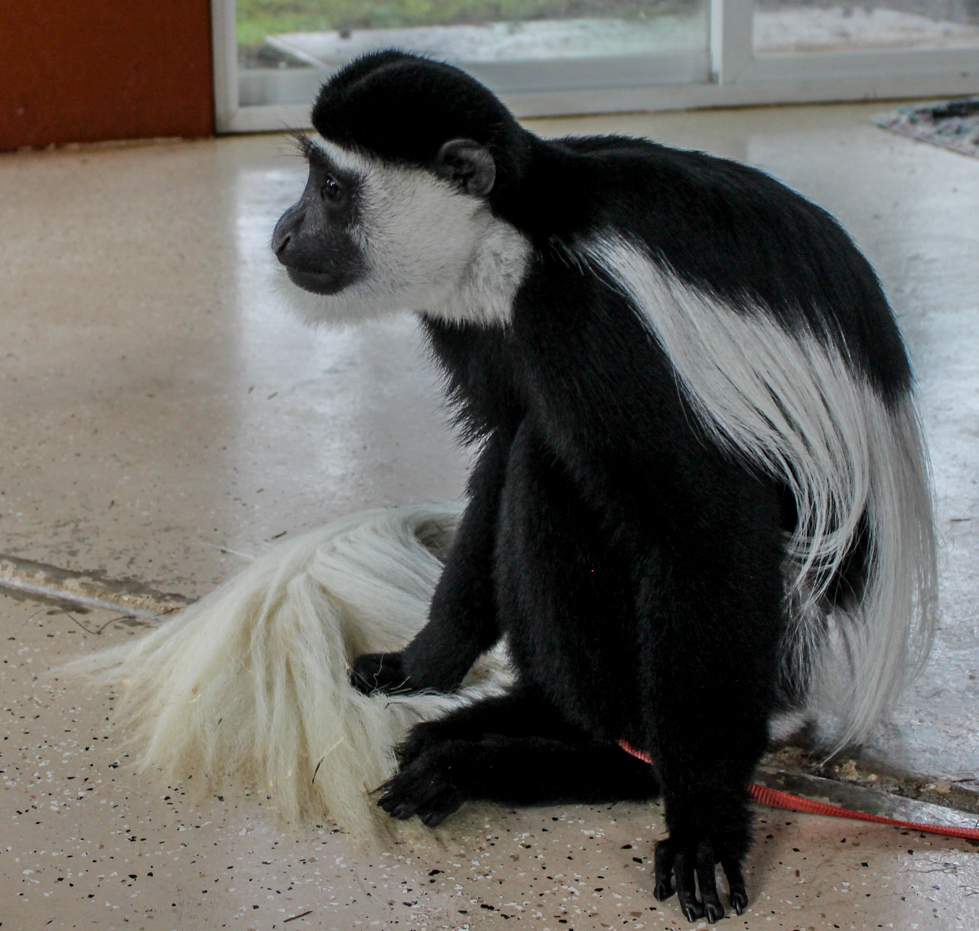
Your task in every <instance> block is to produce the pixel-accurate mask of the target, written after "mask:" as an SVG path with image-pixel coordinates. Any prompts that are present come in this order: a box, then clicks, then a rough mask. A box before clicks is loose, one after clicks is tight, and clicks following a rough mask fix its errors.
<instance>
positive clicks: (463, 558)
mask: <svg viewBox="0 0 979 931" xmlns="http://www.w3.org/2000/svg"><path fill="white" fill-rule="evenodd" d="M509 446H510V441H509V437H508V436H504V435H501V434H500V433H499V432H497V433H494V434H493V435H492V436H491V437H490V438H489V440H487V442H486V445H485V447H484V448H483V451H482V453H481V454H480V458H479V462H478V463H477V465H476V468H475V470H474V472H473V474H472V476H471V478H470V480H469V486H468V492H469V498H470V501H469V505H468V507H467V508H466V512H465V514H464V515H463V518H462V522H461V523H460V525H459V530H458V531H457V533H456V538H455V541H454V542H453V544H452V548H451V550H450V551H449V555H448V558H447V559H446V563H445V568H444V569H443V571H442V575H441V577H440V578H439V582H438V586H437V587H436V589H435V594H434V596H433V598H432V604H431V607H430V608H429V620H428V623H427V624H426V625H425V627H423V628H422V630H421V631H419V632H418V634H417V635H416V636H415V638H414V639H413V640H412V641H411V643H409V644H408V646H407V647H406V648H405V649H404V651H403V652H401V653H365V654H363V655H362V656H358V657H357V659H356V660H354V664H353V674H352V677H351V680H352V682H353V684H354V685H356V686H357V688H359V689H360V690H361V691H362V692H367V693H368V694H369V693H371V692H374V691H394V690H398V691H401V690H405V689H410V690H416V691H420V690H422V689H436V690H438V691H441V692H448V691H451V690H452V689H454V688H456V686H458V685H459V683H460V682H462V680H463V678H464V677H465V675H466V673H467V672H468V671H469V667H470V666H472V664H473V663H474V662H475V661H476V660H477V659H478V658H479V656H480V655H481V654H483V653H485V652H486V650H488V649H489V648H490V647H492V646H493V644H494V643H496V641H497V640H498V639H499V637H500V629H499V625H498V623H497V619H496V610H495V606H494V599H493V547H494V544H495V540H496V524H497V511H498V507H499V498H500V489H501V487H502V484H503V479H504V476H505V473H506V461H507V455H508V453H509Z"/></svg>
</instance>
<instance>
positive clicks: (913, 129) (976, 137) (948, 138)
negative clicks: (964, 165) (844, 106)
mask: <svg viewBox="0 0 979 931" xmlns="http://www.w3.org/2000/svg"><path fill="white" fill-rule="evenodd" d="M871 119H872V120H873V122H875V123H876V124H877V125H878V126H883V127H884V129H890V130H891V131H892V132H896V133H901V135H902V136H912V137H914V138H915V139H920V140H921V141H922V142H930V143H931V144H932V145H939V146H941V147H942V148H943V149H952V150H953V151H955V152H961V153H962V154H963V155H972V156H973V157H975V158H979V97H967V98H966V99H965V100H946V101H944V102H940V103H924V104H914V105H911V106H906V107H898V108H897V109H896V110H892V111H891V112H890V113H882V114H880V115H879V116H874V117H871Z"/></svg>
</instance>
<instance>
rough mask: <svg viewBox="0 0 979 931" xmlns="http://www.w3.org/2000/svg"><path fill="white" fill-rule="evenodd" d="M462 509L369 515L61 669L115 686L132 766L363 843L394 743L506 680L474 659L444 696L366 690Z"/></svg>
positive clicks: (419, 618) (405, 636)
mask: <svg viewBox="0 0 979 931" xmlns="http://www.w3.org/2000/svg"><path fill="white" fill-rule="evenodd" d="M460 515H461V506H459V505H433V504H424V505H418V506H409V507H401V508H395V509H390V510H379V511H368V512H366V513H361V514H354V515H351V516H349V517H344V518H341V519H339V520H336V521H334V522H332V523H330V524H327V525H326V526H325V527H322V528H320V529H319V530H316V531H313V532H312V533H309V534H306V535H305V536H303V537H300V538H299V539H296V540H294V541H292V542H290V543H285V544H281V545H279V546H276V547H275V548H273V549H272V550H270V551H269V552H268V553H267V554H266V555H264V556H263V557H261V558H260V559H258V560H256V561H255V562H254V563H253V564H252V565H251V566H249V567H248V568H247V569H245V570H244V571H243V572H241V573H240V574H239V575H237V576H236V577H234V578H233V579H231V580H230V581H229V582H227V583H225V584H224V585H222V586H221V587H219V588H217V589H216V590H215V591H213V592H212V593H211V594H209V595H207V596H206V597H205V598H203V599H202V600H201V601H199V602H197V603H196V604H194V605H192V606H191V607H189V608H187V609H186V610H184V611H183V612H181V613H180V614H179V615H177V616H176V617H174V618H173V619H172V620H167V621H166V622H164V623H163V624H162V625H161V626H160V628H159V629H158V630H155V631H153V632H152V633H151V634H149V635H147V636H146V637H144V638H142V639H140V640H138V641H136V642H135V643H127V644H125V645H123V646H119V647H115V648H113V649H110V650H107V651H105V652H102V653H97V654H95V655H94V656H91V657H85V658H83V659H80V660H76V661H75V662H73V663H71V664H70V665H69V666H68V667H66V669H67V671H69V672H72V673H81V674H85V675H88V676H93V677H94V678H95V680H96V682H97V683H99V684H102V685H110V686H116V687H118V688H119V689H121V694H120V701H119V705H118V709H117V714H118V717H119V719H120V720H121V721H122V722H124V723H126V724H129V725H130V726H131V728H132V731H133V742H134V744H135V746H136V747H137V748H138V750H139V759H140V764H141V766H142V768H143V769H150V768H157V769H159V770H161V771H162V772H163V774H164V775H165V776H166V777H167V778H168V779H170V780H181V779H185V778H186V777H188V776H190V775H193V777H194V780H193V781H194V783H196V784H198V785H199V787H200V788H201V789H207V790H212V791H213V790H217V789H218V788H220V786H221V785H222V783H224V782H225V780H231V779H235V780H244V781H246V782H248V783H250V784H253V785H256V786H258V787H260V788H262V789H264V790H265V791H266V792H267V793H268V795H269V796H270V797H271V799H272V800H273V803H274V804H275V806H276V808H277V809H278V811H279V812H280V813H281V814H282V815H283V816H284V817H285V818H286V819H287V820H298V819H299V818H301V817H303V816H316V815H323V814H327V815H329V816H330V817H332V818H333V820H334V821H336V822H337V823H338V824H339V825H340V826H341V827H343V828H345V829H347V830H349V831H350V832H352V833H354V834H356V835H360V836H370V835H372V834H376V833H377V832H378V831H379V830H383V826H382V825H384V824H385V823H386V822H387V821H389V820H390V819H388V818H387V816H386V815H383V813H381V812H379V811H378V809H376V807H375V806H374V804H373V801H372V799H371V798H370V797H369V796H368V794H367V793H368V792H369V791H370V790H372V789H375V788H376V787H377V786H379V785H380V784H381V783H382V782H384V780H385V779H387V778H388V777H389V776H390V775H391V774H392V773H393V771H394V769H395V759H394V755H393V748H394V746H395V745H396V744H397V743H398V742H399V741H400V740H401V739H402V738H403V737H404V735H405V733H406V731H407V730H408V728H409V727H410V726H411V725H412V724H415V723H416V722H418V721H420V720H426V719H431V718H436V717H439V716H441V715H443V714H444V713H446V712H447V711H449V710H450V709H452V708H455V707H458V706H459V705H460V704H463V703H465V702H468V701H471V700H472V699H473V698H475V697H478V696H480V695H487V694H493V693H496V692H500V691H502V690H503V689H504V688H505V686H506V684H507V682H508V681H509V674H508V672H507V669H506V664H505V659H504V657H503V654H502V653H501V652H494V653H492V654H489V655H488V656H486V657H484V658H483V659H481V660H480V661H479V662H478V663H477V664H476V666H475V667H474V668H473V670H472V671H471V672H470V674H469V676H468V677H467V679H466V681H465V683H464V684H463V688H462V689H461V690H460V691H459V692H457V693H455V694H453V695H438V694H413V695H403V696H393V695H383V694H377V695H374V696H367V695H363V694H362V693H361V692H359V691H358V690H357V689H355V688H353V687H352V686H351V685H350V681H349V676H350V664H351V662H352V660H353V659H354V658H355V657H356V656H358V655H359V654H361V653H368V652H389V651H396V650H400V649H401V648H402V647H404V645H405V644H406V643H407V642H408V641H409V640H411V638H412V637H413V636H414V634H415V633H416V632H417V631H418V630H419V629H420V628H421V627H422V626H423V625H424V623H425V621H426V618H427V612H428V605H429V602H430V601H431V597H432V593H433V591H434V590H435V585H436V582H437V581H438V577H439V574H440V572H441V570H442V560H441V557H443V556H444V554H445V552H446V551H447V550H448V547H449V544H450V543H451V540H452V537H453V535H454V533H455V530H456V527H457V526H458V523H459V518H460Z"/></svg>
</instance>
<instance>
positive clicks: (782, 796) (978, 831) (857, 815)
mask: <svg viewBox="0 0 979 931" xmlns="http://www.w3.org/2000/svg"><path fill="white" fill-rule="evenodd" d="M619 746H620V747H621V748H622V749H623V750H625V751H626V753H631V754H632V755H633V756H634V757H636V758H637V759H640V760H642V761H643V762H644V763H650V764H652V762H653V758H652V757H651V756H650V755H649V754H648V753H644V752H643V751H642V750H636V749H635V748H634V747H631V746H629V744H628V743H627V742H626V741H625V740H620V741H619ZM748 792H749V794H750V795H751V797H752V798H753V799H754V800H755V801H756V802H761V804H762V805H771V806H772V807H774V808H785V809H786V810H788V811H801V812H806V813H808V814H813V815H830V816H832V817H834V818H851V819H853V820H856V821H873V822H875V823H876V824H890V825H893V826H894V827H897V828H909V829H910V830H912V831H926V832H927V833H929V834H944V835H946V836H947V837H967V838H970V839H971V840H979V827H975V828H960V827H951V826H949V825H944V824H922V823H920V822H918V821H897V820H895V819H894V818H885V817H883V816H882V815H868V814H866V813H864V812H862V811H851V810H850V809H849V808H838V807H837V806H836V805H827V804H826V803H825V802H814V801H813V800H812V799H808V798H802V796H800V795H792V794H790V793H789V792H780V791H779V790H778V789H769V788H768V786H760V785H758V784H757V783H751V784H750V785H749V786H748Z"/></svg>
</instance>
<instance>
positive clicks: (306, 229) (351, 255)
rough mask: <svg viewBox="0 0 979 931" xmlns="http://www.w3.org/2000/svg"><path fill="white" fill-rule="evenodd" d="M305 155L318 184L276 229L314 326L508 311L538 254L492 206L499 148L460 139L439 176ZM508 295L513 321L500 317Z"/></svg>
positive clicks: (327, 149) (363, 156)
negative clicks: (403, 315)
mask: <svg viewBox="0 0 979 931" xmlns="http://www.w3.org/2000/svg"><path fill="white" fill-rule="evenodd" d="M301 145H302V148H303V152H304V154H305V155H306V159H307V161H308V162H309V179H308V181H307V183H306V188H305V190H304V191H303V194H302V197H301V198H300V199H299V200H298V201H297V202H296V203H295V204H294V205H293V206H292V207H290V208H289V209H288V210H287V211H286V212H285V213H284V214H283V215H282V218H281V219H280V220H279V222H278V224H276V227H275V232H274V233H273V236H272V249H273V251H274V252H275V255H276V258H277V259H278V260H279V262H280V263H281V265H282V266H283V267H284V269H285V271H286V272H287V274H288V277H289V278H290V280H291V281H292V282H293V284H296V285H298V286H299V287H300V288H302V289H303V290H304V291H306V292H309V293H308V294H307V295H305V296H302V297H301V299H300V300H298V301H297V300H291V301H290V302H291V303H293V304H296V305H298V309H299V310H300V312H301V313H302V315H303V316H304V317H306V318H307V319H310V320H312V321H313V322H356V321H360V320H364V319H371V318H377V317H379V316H384V315H387V314H390V313H395V312H398V311H406V310H407V311H423V312H428V313H431V314H434V315H436V316H443V317H446V318H451V319H462V318H466V319H474V318H484V319H494V318H498V317H499V315H500V314H501V313H505V312H508V310H509V304H510V301H511V300H512V296H513V292H514V291H515V289H516V285H517V283H518V282H519V280H520V278H521V277H522V274H523V269H524V266H525V258H526V252H527V245H526V242H525V240H524V238H523V236H522V235H521V234H519V233H518V232H517V231H516V230H515V229H513V227H511V226H510V225H509V224H507V223H504V222H503V221H501V220H499V219H497V218H496V217H494V216H493V214H492V211H491V210H490V208H489V206H488V204H487V202H486V199H485V196H486V195H487V194H488V193H489V191H490V190H491V189H492V187H493V183H494V180H495V165H494V162H493V158H492V156H491V155H490V153H489V152H488V150H487V149H485V148H484V147H482V146H479V145H477V144H476V143H474V142H471V141H469V140H452V141H450V142H447V143H446V144H445V145H443V146H442V148H441V150H440V151H439V153H438V157H437V159H436V161H435V163H434V164H433V165H430V166H424V167H422V166H418V167H415V166H412V165H406V164H400V163H393V162H389V161H386V160H383V159H380V158H376V157H372V156H371V155H370V154H368V153H365V152H363V151H361V150H357V151H354V150H352V149H347V148H342V147H340V146H338V145H336V144H335V143H332V142H329V141H327V140H324V139H321V138H316V139H311V138H304V139H303V140H301ZM490 279H494V280H490ZM487 285H488V286H489V287H487ZM477 286H478V290H479V291H480V292H481V294H480V295H476V293H475V292H476V290H477ZM314 296H315V297H314ZM501 296H503V297H504V298H505V300H504V302H503V303H504V304H505V306H506V309H505V311H504V310H501V309H500V308H499V307H497V305H499V304H500V297H501ZM477 305H478V306H477Z"/></svg>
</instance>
